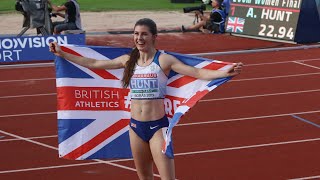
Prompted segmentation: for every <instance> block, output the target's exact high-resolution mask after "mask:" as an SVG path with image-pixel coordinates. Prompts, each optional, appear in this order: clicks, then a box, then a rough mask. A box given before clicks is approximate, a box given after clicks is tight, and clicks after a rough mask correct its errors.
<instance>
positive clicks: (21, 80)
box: [0, 78, 56, 83]
mask: <svg viewBox="0 0 320 180" xmlns="http://www.w3.org/2000/svg"><path fill="white" fill-rule="evenodd" d="M46 80H56V78H37V79H13V80H3V81H0V83H7V82H24V81H46Z"/></svg>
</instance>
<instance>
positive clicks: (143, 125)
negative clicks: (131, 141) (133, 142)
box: [130, 116, 169, 142]
mask: <svg viewBox="0 0 320 180" xmlns="http://www.w3.org/2000/svg"><path fill="white" fill-rule="evenodd" d="M168 126H169V120H168V118H167V116H164V117H163V118H161V119H159V120H155V121H144V122H141V121H137V120H135V119H132V118H131V119H130V127H131V129H132V130H133V131H134V132H135V133H136V134H137V135H138V136H139V137H140V138H141V139H142V140H143V141H145V142H149V141H150V139H151V138H152V136H153V135H154V133H156V132H157V131H158V130H159V129H161V128H164V127H168Z"/></svg>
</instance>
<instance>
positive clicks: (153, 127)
mask: <svg viewBox="0 0 320 180" xmlns="http://www.w3.org/2000/svg"><path fill="white" fill-rule="evenodd" d="M158 126H159V125H157V126H150V129H155V128H157V127H158Z"/></svg>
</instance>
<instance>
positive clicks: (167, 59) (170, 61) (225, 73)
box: [160, 54, 243, 80]
mask: <svg viewBox="0 0 320 180" xmlns="http://www.w3.org/2000/svg"><path fill="white" fill-rule="evenodd" d="M160 59H162V60H160V62H162V63H161V65H162V67H164V69H165V71H167V72H166V74H168V71H170V69H172V70H173V71H175V72H177V73H179V74H183V75H187V76H191V77H194V78H197V79H203V80H212V79H217V78H223V77H229V76H235V75H238V74H240V72H241V70H242V66H243V64H242V63H236V64H233V65H232V66H231V67H230V68H228V69H226V70H209V69H200V68H195V67H192V66H188V65H186V64H184V63H182V62H181V61H179V60H178V59H176V58H175V57H173V56H171V55H168V54H163V55H161V56H160Z"/></svg>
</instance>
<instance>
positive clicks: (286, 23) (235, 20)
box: [226, 0, 303, 41]
mask: <svg viewBox="0 0 320 180" xmlns="http://www.w3.org/2000/svg"><path fill="white" fill-rule="evenodd" d="M302 1H303V0H232V3H231V8H230V12H229V16H228V21H227V27H226V32H230V33H235V34H241V35H247V36H253V37H260V38H268V39H274V40H284V41H294V39H295V33H296V30H297V24H298V20H299V15H300V8H301V4H302Z"/></svg>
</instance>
